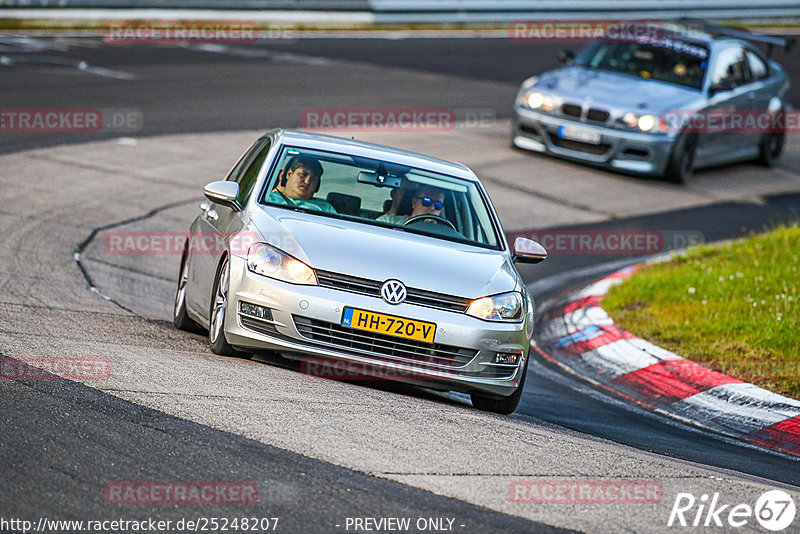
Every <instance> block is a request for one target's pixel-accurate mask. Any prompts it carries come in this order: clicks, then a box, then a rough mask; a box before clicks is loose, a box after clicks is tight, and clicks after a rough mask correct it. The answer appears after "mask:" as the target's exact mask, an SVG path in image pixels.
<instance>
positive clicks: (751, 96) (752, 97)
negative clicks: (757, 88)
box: [747, 93, 756, 100]
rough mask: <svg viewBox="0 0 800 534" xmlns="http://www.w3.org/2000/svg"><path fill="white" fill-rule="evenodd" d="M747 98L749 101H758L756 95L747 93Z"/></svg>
mask: <svg viewBox="0 0 800 534" xmlns="http://www.w3.org/2000/svg"><path fill="white" fill-rule="evenodd" d="M747 98H748V99H749V100H755V99H756V94H755V93H747Z"/></svg>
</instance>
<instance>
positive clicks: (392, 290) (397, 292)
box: [381, 280, 406, 304]
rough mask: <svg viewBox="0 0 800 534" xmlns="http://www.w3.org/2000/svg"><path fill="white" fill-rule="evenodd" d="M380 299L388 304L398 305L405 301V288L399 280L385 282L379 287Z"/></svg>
mask: <svg viewBox="0 0 800 534" xmlns="http://www.w3.org/2000/svg"><path fill="white" fill-rule="evenodd" d="M381 297H383V300H385V301H386V302H388V303H389V304H400V303H402V302H403V301H404V300H406V286H404V285H403V282H401V281H400V280H387V281H385V282H384V283H383V285H382V286H381Z"/></svg>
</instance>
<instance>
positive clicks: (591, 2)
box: [0, 0, 800, 23]
mask: <svg viewBox="0 0 800 534" xmlns="http://www.w3.org/2000/svg"><path fill="white" fill-rule="evenodd" d="M11 7H13V8H31V9H42V8H45V9H47V8H52V9H54V10H55V9H59V8H95V9H103V8H115V9H116V8H128V9H130V8H133V9H144V8H150V9H225V10H236V9H250V10H255V9H258V10H292V11H298V10H309V11H359V12H362V13H368V14H371V15H372V16H373V17H374V20H375V22H397V23H402V22H428V23H433V22H444V23H452V22H465V23H467V22H487V23H488V22H509V21H513V20H556V19H558V20H570V19H572V20H581V19H584V20H585V19H616V20H620V19H627V20H632V19H675V18H680V17H692V18H714V19H724V18H739V19H747V18H768V19H780V18H787V17H793V18H799V17H800V1H799V0H494V1H491V0H0V16H2V10H3V8H11Z"/></svg>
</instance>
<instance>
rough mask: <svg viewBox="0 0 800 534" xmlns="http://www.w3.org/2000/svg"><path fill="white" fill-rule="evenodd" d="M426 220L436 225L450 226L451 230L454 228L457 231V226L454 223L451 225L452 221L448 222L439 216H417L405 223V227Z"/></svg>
mask: <svg viewBox="0 0 800 534" xmlns="http://www.w3.org/2000/svg"><path fill="white" fill-rule="evenodd" d="M425 219H431V220H433V221H434V222H436V223H444V224H446V225H447V226H449V227H450V228H452V229H453V230H456V227H455V225H453V223H451V222H450V221H448V220H447V219H445V218H444V217H440V216H439V215H417V216H416V217H411V218H410V219H409V220H407V221H406V222H404V223H403V226H408V225H409V224H411V223H414V222H417V221H424V220H425ZM456 232H458V230H456Z"/></svg>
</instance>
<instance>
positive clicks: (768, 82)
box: [745, 48, 780, 151]
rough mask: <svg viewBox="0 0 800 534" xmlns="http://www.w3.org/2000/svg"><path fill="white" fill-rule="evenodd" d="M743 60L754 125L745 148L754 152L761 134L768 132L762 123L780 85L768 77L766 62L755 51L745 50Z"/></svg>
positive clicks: (767, 114)
mask: <svg viewBox="0 0 800 534" xmlns="http://www.w3.org/2000/svg"><path fill="white" fill-rule="evenodd" d="M745 58H746V59H747V67H748V70H749V71H750V83H749V84H748V86H747V98H748V100H749V102H750V114H751V115H752V119H753V123H754V124H755V125H756V128H755V129H752V128H751V129H750V131H749V135H748V141H747V146H748V147H750V148H752V149H753V150H754V151H755V150H757V149H758V148H759V144H760V143H761V138H762V136H763V134H764V133H768V132H769V131H770V124H769V123H765V122H763V121H765V120H766V117H768V116H769V115H770V111H769V105H770V100H772V97H773V96H775V95H776V94H777V93H778V89H779V87H780V83H779V82H778V81H777V80H776V79H774V78H771V77H770V71H769V66H768V65H767V62H766V61H765V60H764V59H763V58H762V57H761V55H760V54H758V53H757V52H756V51H755V50H751V49H750V48H745ZM759 123H760V124H761V125H759ZM764 124H767V127H766V128H764V127H763V125H764ZM762 130H766V131H762Z"/></svg>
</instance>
